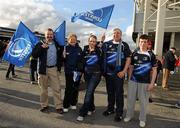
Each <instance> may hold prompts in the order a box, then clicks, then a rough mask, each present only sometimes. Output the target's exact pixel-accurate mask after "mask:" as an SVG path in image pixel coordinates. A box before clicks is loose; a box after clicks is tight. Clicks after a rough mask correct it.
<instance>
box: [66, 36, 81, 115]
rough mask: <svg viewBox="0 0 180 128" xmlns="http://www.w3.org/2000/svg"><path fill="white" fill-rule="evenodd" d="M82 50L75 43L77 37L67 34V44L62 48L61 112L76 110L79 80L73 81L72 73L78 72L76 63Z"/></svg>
mask: <svg viewBox="0 0 180 128" xmlns="http://www.w3.org/2000/svg"><path fill="white" fill-rule="evenodd" d="M81 54H82V49H81V48H80V47H79V45H78V43H77V36H76V35H75V34H69V36H68V44H67V46H65V48H64V53H63V55H64V71H65V80H66V88H65V95H64V101H63V111H64V112H68V111H69V107H71V109H73V110H75V109H76V104H77V101H78V87H79V83H80V78H79V79H76V80H75V79H73V77H74V73H76V72H78V63H79V62H80V58H81Z"/></svg>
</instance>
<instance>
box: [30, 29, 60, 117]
mask: <svg viewBox="0 0 180 128" xmlns="http://www.w3.org/2000/svg"><path fill="white" fill-rule="evenodd" d="M62 52H63V47H60V46H58V44H57V43H56V42H55V41H54V33H53V30H52V29H51V28H49V29H48V30H47V31H46V32H45V42H40V43H38V44H37V45H36V46H35V48H34V49H33V52H32V56H33V57H34V58H38V73H39V85H40V87H41V95H40V102H41V109H40V111H41V112H49V111H48V109H49V108H48V86H50V87H51V89H52V91H53V96H54V102H55V108H56V111H57V112H58V113H60V114H62V113H63V109H62V101H61V87H60V81H59V77H58V76H59V72H60V70H61V66H62Z"/></svg>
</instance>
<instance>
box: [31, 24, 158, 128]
mask: <svg viewBox="0 0 180 128" xmlns="http://www.w3.org/2000/svg"><path fill="white" fill-rule="evenodd" d="M121 36H122V32H121V30H120V29H119V28H115V29H114V30H113V37H112V40H110V41H107V42H104V39H105V36H103V37H102V40H101V41H100V42H97V37H96V36H95V35H92V34H91V35H90V36H89V38H88V45H87V46H84V48H83V49H82V48H81V47H80V46H79V45H78V43H77V36H76V35H75V34H69V36H68V43H67V45H66V46H59V45H58V44H57V42H56V41H55V40H54V33H53V30H52V29H50V28H49V29H48V30H47V31H46V32H45V41H41V42H39V43H38V44H37V45H36V46H35V48H34V49H33V51H32V58H34V59H37V60H38V74H39V75H38V78H39V79H38V80H39V81H38V83H39V85H40V87H41V94H40V102H41V109H40V111H41V112H49V107H48V87H51V89H52V91H53V96H54V102H55V109H56V111H57V112H58V113H59V114H63V113H66V112H68V111H69V109H70V108H71V109H76V107H77V102H78V88H79V83H80V80H81V79H82V78H81V77H82V74H83V77H84V80H85V83H86V93H85V97H84V103H83V105H82V106H81V108H80V109H79V115H78V117H77V120H78V121H83V120H84V117H85V116H86V115H91V114H92V113H94V112H95V104H94V92H95V89H96V87H97V86H98V84H99V82H100V81H101V77H102V76H103V77H104V78H105V80H106V89H107V101H108V104H107V108H106V110H105V111H104V112H103V115H104V116H109V115H111V114H114V113H115V117H114V121H117V122H118V121H121V120H122V119H123V109H124V87H123V84H124V77H125V74H126V73H127V71H128V74H129V75H128V76H129V77H128V78H129V86H128V100H127V114H126V117H125V118H124V121H125V122H128V121H130V120H131V119H132V118H133V111H134V106H135V101H136V98H137V96H138V99H139V101H140V116H139V120H140V124H139V125H140V126H141V127H145V123H146V113H147V110H146V109H147V105H148V101H149V93H150V91H151V90H152V89H153V88H154V83H155V78H156V73H157V72H156V67H157V63H156V57H155V55H154V54H153V52H152V51H150V50H148V36H147V35H145V34H144V35H141V36H140V39H139V48H138V50H135V51H134V52H133V53H132V52H131V50H130V48H129V46H128V44H127V43H126V42H124V41H122V39H121ZM63 64H64V72H65V80H66V87H65V94H64V100H63V101H62V100H61V99H62V98H61V85H60V83H61V82H60V78H59V77H60V75H59V73H60V72H61V67H62V65H63Z"/></svg>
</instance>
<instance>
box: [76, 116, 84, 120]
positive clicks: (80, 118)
mask: <svg viewBox="0 0 180 128" xmlns="http://www.w3.org/2000/svg"><path fill="white" fill-rule="evenodd" d="M76 120H77V121H83V120H84V117H82V116H78V117H77V119H76Z"/></svg>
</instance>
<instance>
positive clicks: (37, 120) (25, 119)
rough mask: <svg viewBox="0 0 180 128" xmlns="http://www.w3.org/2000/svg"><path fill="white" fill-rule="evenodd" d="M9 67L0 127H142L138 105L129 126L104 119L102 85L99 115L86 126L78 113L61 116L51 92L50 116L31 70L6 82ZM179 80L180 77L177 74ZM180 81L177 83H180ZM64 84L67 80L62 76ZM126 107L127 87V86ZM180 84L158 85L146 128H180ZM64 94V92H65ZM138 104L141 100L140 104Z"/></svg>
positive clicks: (0, 93)
mask: <svg viewBox="0 0 180 128" xmlns="http://www.w3.org/2000/svg"><path fill="white" fill-rule="evenodd" d="M6 69H7V65H6V64H4V63H3V64H2V63H1V64H0V128H138V127H139V125H138V124H139V121H138V114H139V113H138V111H139V105H138V104H137V105H136V110H135V117H134V119H133V120H132V121H131V122H129V123H124V122H123V121H122V122H119V123H116V122H114V121H113V118H114V115H112V116H110V117H104V116H103V115H102V112H103V111H104V110H105V106H106V91H105V87H104V82H101V83H100V85H99V86H98V88H97V90H96V93H95V104H96V106H97V108H96V113H94V115H92V116H91V117H87V118H85V120H84V122H83V123H79V122H77V121H76V117H77V116H78V114H77V113H78V110H76V111H73V110H71V111H70V112H69V113H67V114H63V115H60V114H57V113H55V111H54V109H53V99H52V92H51V90H49V92H50V99H49V100H50V104H51V106H52V107H51V112H50V114H44V113H41V112H39V110H38V109H39V107H40V104H39V93H40V89H39V87H38V86H37V85H31V84H30V82H29V76H28V68H27V67H25V68H16V70H17V72H16V74H17V75H18V77H17V78H15V79H14V80H5V73H6ZM174 77H175V78H179V77H180V75H174ZM178 80H179V79H177V80H176V81H178ZM62 85H63V88H64V77H63V73H62ZM124 87H125V108H126V87H127V84H125V86H124ZM179 92H180V85H177V84H175V85H172V87H171V90H169V91H164V90H162V89H161V88H160V86H158V87H157V88H156V90H155V91H154V92H153V98H154V102H153V103H151V104H149V114H148V116H147V126H146V128H180V109H176V108H175V107H174V104H175V103H176V101H177V99H180V93H179ZM62 94H64V89H63V90H62ZM83 98H84V91H81V92H80V94H79V104H78V108H79V107H80V106H81V105H82V102H83ZM137 103H138V101H137ZM125 112H126V110H125Z"/></svg>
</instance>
